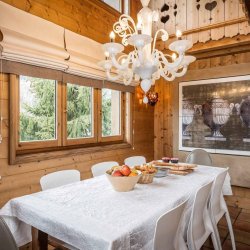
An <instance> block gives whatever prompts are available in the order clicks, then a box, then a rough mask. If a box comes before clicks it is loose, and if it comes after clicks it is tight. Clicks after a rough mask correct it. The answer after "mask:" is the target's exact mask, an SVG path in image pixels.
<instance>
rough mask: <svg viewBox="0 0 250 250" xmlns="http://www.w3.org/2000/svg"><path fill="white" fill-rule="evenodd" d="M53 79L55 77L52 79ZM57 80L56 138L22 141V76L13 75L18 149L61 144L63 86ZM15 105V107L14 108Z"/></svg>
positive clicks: (11, 90)
mask: <svg viewBox="0 0 250 250" xmlns="http://www.w3.org/2000/svg"><path fill="white" fill-rule="evenodd" d="M50 80H53V79H50ZM53 81H55V83H56V84H55V89H56V95H55V96H56V99H55V107H56V112H55V113H56V114H55V136H56V139H51V140H42V141H27V142H21V141H20V137H19V135H20V76H19V75H11V77H10V93H11V95H12V97H13V96H14V97H15V98H10V102H12V105H11V106H12V107H13V108H12V110H13V114H14V117H15V118H16V119H12V121H11V123H12V124H13V125H14V126H15V127H16V129H15V131H13V132H14V134H15V138H16V140H15V147H16V150H17V151H19V150H20V151H21V150H29V149H38V148H43V147H57V146H60V141H61V136H62V135H61V122H60V121H61V98H60V96H61V88H60V87H59V85H60V82H58V81H56V80H53ZM15 86H16V87H15ZM14 106H15V108H14Z"/></svg>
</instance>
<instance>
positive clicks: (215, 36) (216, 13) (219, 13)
mask: <svg viewBox="0 0 250 250" xmlns="http://www.w3.org/2000/svg"><path fill="white" fill-rule="evenodd" d="M224 21H225V3H224V1H217V6H216V7H215V9H214V10H213V11H212V12H211V24H215V23H220V22H224ZM224 35H225V28H224V27H221V28H217V29H211V39H212V40H219V39H221V38H223V37H224Z"/></svg>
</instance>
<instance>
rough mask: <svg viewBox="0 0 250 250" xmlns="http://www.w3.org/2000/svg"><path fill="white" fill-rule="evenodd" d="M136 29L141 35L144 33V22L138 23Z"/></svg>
mask: <svg viewBox="0 0 250 250" xmlns="http://www.w3.org/2000/svg"><path fill="white" fill-rule="evenodd" d="M136 29H137V33H138V34H141V32H142V22H141V21H138V23H137V25H136Z"/></svg>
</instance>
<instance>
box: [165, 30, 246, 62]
mask: <svg viewBox="0 0 250 250" xmlns="http://www.w3.org/2000/svg"><path fill="white" fill-rule="evenodd" d="M249 51H250V35H238V36H235V37H233V38H224V39H221V40H218V41H212V40H211V41H208V42H206V43H197V44H195V45H194V46H193V47H192V48H191V49H190V50H189V51H188V54H190V55H194V56H195V57H196V58H197V59H206V58H213V57H217V56H222V55H229V54H238V53H245V52H249ZM163 53H168V54H171V53H172V52H171V51H170V50H166V49H165V50H163Z"/></svg>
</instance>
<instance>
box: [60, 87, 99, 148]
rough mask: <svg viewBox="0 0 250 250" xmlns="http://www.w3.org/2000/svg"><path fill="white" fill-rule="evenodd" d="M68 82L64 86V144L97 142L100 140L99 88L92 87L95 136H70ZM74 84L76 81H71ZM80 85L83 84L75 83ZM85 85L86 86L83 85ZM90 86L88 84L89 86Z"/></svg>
mask: <svg viewBox="0 0 250 250" xmlns="http://www.w3.org/2000/svg"><path fill="white" fill-rule="evenodd" d="M67 84H68V83H63V86H62V93H63V95H62V110H63V112H62V113H63V117H62V118H63V122H62V126H63V146H70V145H83V144H90V143H97V142H98V136H97V135H98V130H97V129H98V127H97V112H98V111H97V98H98V93H97V92H98V90H97V89H95V88H93V87H90V88H92V94H93V95H92V98H93V99H92V122H93V127H92V128H93V131H92V132H93V137H86V138H84V137H83V138H68V132H67ZM71 84H74V83H71ZM74 85H78V86H80V87H81V86H82V85H79V84H74ZM82 87H84V86H82ZM87 87H88V86H87Z"/></svg>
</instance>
